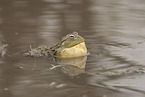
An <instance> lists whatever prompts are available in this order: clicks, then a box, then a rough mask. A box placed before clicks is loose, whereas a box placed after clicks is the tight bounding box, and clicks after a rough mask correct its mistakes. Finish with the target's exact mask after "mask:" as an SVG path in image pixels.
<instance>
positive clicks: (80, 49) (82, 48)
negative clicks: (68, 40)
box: [57, 42, 87, 58]
mask: <svg viewBox="0 0 145 97" xmlns="http://www.w3.org/2000/svg"><path fill="white" fill-rule="evenodd" d="M86 54H87V48H86V45H85V42H80V43H78V44H76V45H74V46H72V47H69V48H65V49H63V50H62V51H61V53H60V54H59V55H57V56H58V57H59V58H72V57H79V56H84V55H86Z"/></svg>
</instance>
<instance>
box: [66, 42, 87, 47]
mask: <svg viewBox="0 0 145 97" xmlns="http://www.w3.org/2000/svg"><path fill="white" fill-rule="evenodd" d="M82 43H84V41H81V42H79V43H76V44H75V45H72V46H70V47H67V48H72V47H75V46H77V45H80V44H82Z"/></svg>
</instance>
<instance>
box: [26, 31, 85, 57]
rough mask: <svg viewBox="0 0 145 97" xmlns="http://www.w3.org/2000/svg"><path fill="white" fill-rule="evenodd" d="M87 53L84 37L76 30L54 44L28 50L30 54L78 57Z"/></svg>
mask: <svg viewBox="0 0 145 97" xmlns="http://www.w3.org/2000/svg"><path fill="white" fill-rule="evenodd" d="M86 54H87V48H86V45H85V41H84V38H83V37H81V36H80V35H78V33H77V32H73V33H71V34H68V35H66V36H65V37H63V38H62V39H61V41H60V42H58V43H57V44H56V45H54V46H51V47H49V46H39V47H37V48H34V49H31V50H30V51H29V52H28V55H30V56H38V57H39V56H55V57H59V58H71V57H79V56H84V55H86Z"/></svg>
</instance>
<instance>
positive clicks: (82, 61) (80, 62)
mask: <svg viewBox="0 0 145 97" xmlns="http://www.w3.org/2000/svg"><path fill="white" fill-rule="evenodd" d="M86 61H87V56H82V57H77V58H67V59H63V58H62V59H59V58H56V62H57V63H58V64H59V65H61V70H62V71H63V72H64V73H66V74H68V75H69V76H76V75H79V74H81V73H84V72H85V66H86Z"/></svg>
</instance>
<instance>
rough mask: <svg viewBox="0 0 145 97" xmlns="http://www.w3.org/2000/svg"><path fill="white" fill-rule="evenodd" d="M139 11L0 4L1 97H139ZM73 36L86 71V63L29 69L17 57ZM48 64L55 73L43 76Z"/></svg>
mask: <svg viewBox="0 0 145 97" xmlns="http://www.w3.org/2000/svg"><path fill="white" fill-rule="evenodd" d="M144 9H145V1H143V0H142V1H141V0H134V1H130V0H120V1H117V0H116V1H115V0H108V1H107V0H35V2H34V0H0V13H1V14H0V34H1V35H2V38H4V40H5V42H6V44H8V46H7V47H6V48H7V49H2V51H1V52H3V53H2V55H5V56H3V57H2V58H0V61H2V62H1V64H0V86H1V87H0V94H2V96H4V97H19V96H22V95H23V96H31V97H38V96H40V95H41V96H46V97H47V96H48V95H49V96H52V97H64V96H69V97H78V96H79V97H96V96H99V97H106V96H107V97H114V96H115V97H144V90H145V86H144V85H143V84H144V81H145V77H144V63H145V59H144V55H145V53H144V52H145V50H144V48H145V40H144V39H145V37H144V36H145V33H144V32H145V28H144V26H145V22H144V20H145V12H144ZM72 31H78V32H79V34H80V35H82V36H83V37H84V38H85V39H86V43H87V47H88V50H89V51H90V52H91V55H89V56H88V60H87V63H86V64H87V65H83V64H85V60H86V59H85V58H84V59H83V58H82V59H81V58H80V60H81V61H79V62H80V63H81V62H82V65H80V66H79V67H77V66H78V65H79V62H78V63H77V62H76V63H75V61H74V63H73V61H72V60H70V62H69V61H68V63H67V62H66V60H59V59H56V61H57V62H58V63H55V62H54V63H53V62H52V59H50V58H39V59H38V58H37V59H36V67H35V68H34V65H33V64H34V61H33V58H31V57H29V58H26V57H24V56H22V53H23V52H26V50H27V49H28V48H29V45H32V46H33V47H37V46H39V45H41V44H44V45H53V44H54V43H56V42H57V41H59V39H60V38H61V37H62V36H64V35H66V34H67V33H70V32H72ZM0 38H1V37H0ZM3 46H4V44H3V43H2V45H1V46H0V47H2V48H3ZM4 47H5V46H4ZM0 49H1V48H0ZM5 50H7V51H6V53H5ZM75 60H77V59H75ZM71 61H72V63H73V64H72V63H71ZM51 64H53V65H54V66H58V65H60V68H55V69H54V70H48V69H50V68H51V66H52V65H51ZM68 64H72V65H68ZM77 64H78V65H77ZM74 65H75V66H74ZM63 72H65V73H67V74H68V75H69V76H66V75H65V74H64V73H63ZM70 76H73V77H70ZM61 85H62V86H64V87H62V88H54V87H60V86H61ZM51 86H52V87H53V88H52V87H51ZM117 88H118V89H117ZM115 90H118V91H115ZM121 90H123V92H120V91H121ZM124 90H125V92H124ZM139 90H141V91H139ZM34 92H35V93H34Z"/></svg>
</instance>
